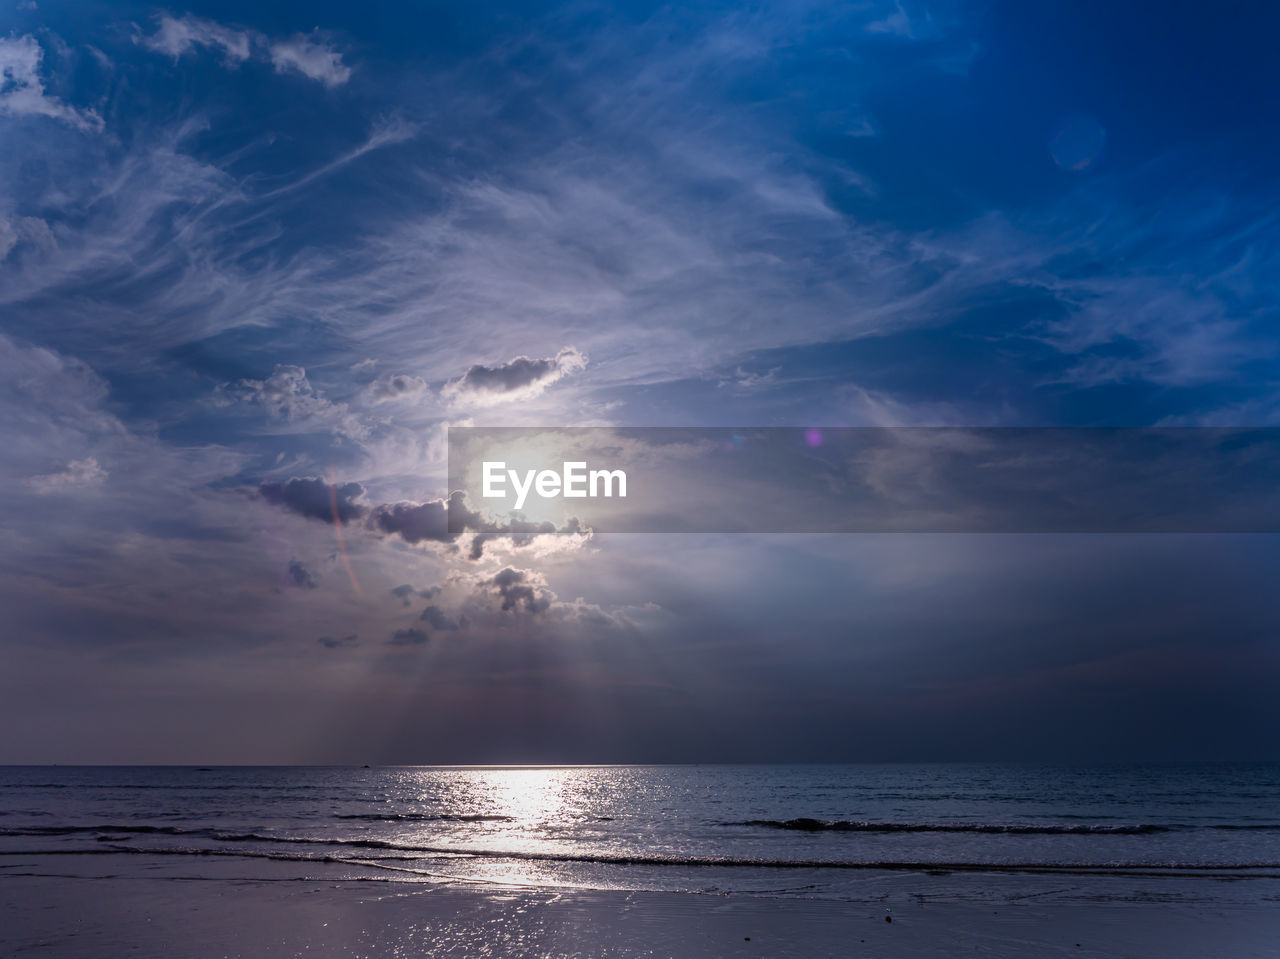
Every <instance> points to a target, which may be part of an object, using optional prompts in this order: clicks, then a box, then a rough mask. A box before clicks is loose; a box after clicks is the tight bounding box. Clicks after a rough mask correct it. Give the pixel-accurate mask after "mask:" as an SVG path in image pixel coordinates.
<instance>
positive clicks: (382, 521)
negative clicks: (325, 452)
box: [351, 484, 589, 599]
mask: <svg viewBox="0 0 1280 959" xmlns="http://www.w3.org/2000/svg"><path fill="white" fill-rule="evenodd" d="M351 485H356V484H351ZM368 525H369V528H370V529H374V530H377V531H378V532H381V533H385V534H387V535H389V536H399V537H400V538H401V539H403V540H404V541H405V542H406V543H410V544H412V545H415V546H416V545H417V544H419V543H453V542H455V541H456V540H457V539H458V538H459V537H460V536H462V534H463V533H466V532H471V533H474V536H473V537H472V539H471V549H470V551H469V554H468V555H469V558H470V559H473V560H475V559H480V557H481V556H483V555H484V547H485V544H486V543H488V542H491V541H493V540H510V541H511V544H512V545H513V546H516V547H523V546H528V545H529V544H530V543H532V542H533V540H534V538H535V537H538V536H567V537H571V536H584V535H586V534H587V533H588V532H589V531H588V530H586V529H585V528H584V527H583V526H582V524H581V523H580V522H579V521H578V520H577V519H570V520H569V521H568V522H567V523H566V524H565V525H564V526H562V527H557V526H556V525H555V524H554V523H550V522H542V523H530V522H526V521H524V520H521V519H513V520H511V521H509V522H506V523H493V522H489V521H487V520H485V519H484V517H483V516H482V515H481V514H480V513H479V512H477V511H475V510H471V509H469V508H468V507H467V498H466V494H464V493H462V492H454V493H451V494H450V495H449V499H448V501H447V502H446V501H445V500H441V499H436V500H429V501H428V502H426V503H413V502H400V503H385V504H383V505H381V506H378V507H376V508H375V509H374V510H373V512H372V513H371V514H370V516H369V520H368ZM396 595H400V596H401V599H404V598H405V596H404V595H402V594H399V593H397V594H396ZM426 598H428V599H429V598H430V597H426Z"/></svg>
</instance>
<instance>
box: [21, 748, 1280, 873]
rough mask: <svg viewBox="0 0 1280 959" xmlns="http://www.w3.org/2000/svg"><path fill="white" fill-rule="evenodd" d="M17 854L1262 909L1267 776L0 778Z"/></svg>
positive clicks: (1006, 771)
mask: <svg viewBox="0 0 1280 959" xmlns="http://www.w3.org/2000/svg"><path fill="white" fill-rule="evenodd" d="M36 854H51V855H57V856H68V857H72V858H74V857H77V856H79V855H80V854H83V855H84V856H92V857H94V861H106V859H110V860H112V861H114V862H118V863H127V862H129V861H130V857H144V858H145V859H146V860H147V861H150V862H161V861H163V862H167V863H169V864H170V865H171V867H172V864H173V863H175V862H182V863H183V864H184V868H185V869H186V871H187V872H191V871H193V870H194V871H197V872H199V871H206V872H207V871H212V870H213V869H214V868H215V866H214V864H215V863H216V864H218V866H220V867H222V868H225V867H226V865H227V864H228V863H229V862H233V861H234V862H235V863H238V864H240V865H242V866H244V865H248V866H255V865H256V866H260V867H261V868H264V869H266V868H270V869H271V870H273V871H274V873H273V874H277V875H278V874H280V872H281V870H283V871H284V872H285V873H288V872H289V871H290V870H292V871H294V872H296V874H297V875H299V876H303V875H313V874H318V873H317V872H316V870H318V869H320V868H324V869H326V870H330V871H331V870H333V869H334V868H338V869H347V870H352V871H354V872H355V874H358V875H359V876H361V877H368V878H377V877H386V878H395V879H399V880H408V881H424V882H430V881H442V880H443V881H461V882H489V883H493V882H496V883H512V884H532V885H543V886H570V887H583V888H585V887H592V888H610V889H670V890H682V891H703V892H742V893H748V894H751V893H759V894H768V895H805V896H818V897H837V898H840V897H847V898H857V897H859V896H862V895H865V894H866V890H867V882H868V880H869V878H871V877H876V876H884V875H886V874H889V873H903V874H914V875H917V876H920V877H922V880H924V881H928V882H930V883H933V884H934V886H935V887H936V888H938V889H943V890H953V891H963V890H965V889H972V888H973V887H975V886H981V885H983V884H991V883H1001V882H1003V883H1008V882H1012V881H1022V880H1026V879H1029V878H1031V877H1043V876H1061V877H1063V879H1064V880H1065V881H1069V882H1090V881H1093V880H1099V881H1098V882H1096V883H1095V885H1096V886H1097V888H1098V889H1099V890H1101V892H1100V893H1099V894H1100V895H1104V896H1105V895H1109V894H1110V893H1109V892H1108V891H1107V890H1113V891H1114V890H1120V889H1131V888H1132V887H1133V884H1134V882H1139V881H1141V882H1148V881H1157V880H1158V881H1161V882H1163V881H1165V880H1176V879H1191V880H1199V882H1197V883H1196V885H1197V888H1203V887H1205V886H1206V885H1210V886H1211V885H1212V884H1213V883H1214V882H1220V883H1224V884H1226V883H1229V884H1232V886H1233V888H1234V889H1237V891H1238V888H1239V887H1240V886H1241V884H1242V883H1243V884H1244V885H1252V886H1254V887H1255V888H1257V889H1259V890H1266V892H1265V894H1263V898H1269V897H1270V896H1271V895H1274V893H1275V890H1276V883H1277V880H1280V766H1277V765H1239V766H1234V765H1193V766H1112V767H1104V768H1083V767H1081V768H1076V767H1049V766H1012V765H1009V766H1005V765H919V766H912V765H884V766H871V765H856V766H600V767H563V768H483V769H482V768H440V767H384V768H374V769H359V768H295V767H290V768H263V767H254V768H215V769H203V768H202V769H196V768H174V767H156V768H149V767H94V768H90V767H83V768H70V767H55V768H49V767H8V768H3V769H0V863H10V864H12V863H14V862H16V861H18V860H21V859H23V857H28V858H30V857H32V856H34V855H36ZM134 861H138V860H134ZM120 868H123V866H121V867H120ZM925 877H928V878H927V879H926V878H925ZM1125 877H1128V880H1129V881H1128V882H1122V883H1119V884H1117V883H1116V882H1114V880H1116V879H1123V878H1125ZM1117 894H1119V893H1117Z"/></svg>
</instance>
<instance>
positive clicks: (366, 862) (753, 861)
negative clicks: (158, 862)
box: [0, 838, 1280, 879]
mask: <svg viewBox="0 0 1280 959" xmlns="http://www.w3.org/2000/svg"><path fill="white" fill-rule="evenodd" d="M274 841H276V842H307V843H311V842H320V840H297V839H280V838H277V839H276V840H274ZM328 845H337V846H347V845H353V846H359V847H364V846H367V845H370V844H368V843H360V842H357V843H336V842H335V843H329V844H328ZM380 845H381V846H383V847H385V848H387V849H390V850H396V851H399V852H405V853H435V854H442V855H448V856H449V857H450V858H451V860H452V861H455V862H456V861H457V860H458V859H459V858H472V859H494V860H514V861H520V862H526V861H532V862H557V863H583V864H588V865H604V866H659V867H668V868H682V869H683V868H688V869H697V868H707V867H712V868H725V869H735V868H750V869H808V870H824V869H836V870H861V871H867V872H876V871H879V872H922V873H927V874H930V875H944V874H948V873H956V872H960V873H964V872H971V873H1037V874H1049V875H1076V876H1152V877H1165V878H1178V877H1186V878H1199V879H1215V878H1230V879H1280V871H1277V870H1280V862H1260V863H1234V862H1219V863H1183V862H1105V863H1103V862H1081V863H1077V862H1055V861H1043V862H978V861H948V862H934V861H931V860H927V859H926V860H851V859H768V858H756V857H734V856H668V855H643V854H625V853H619V854H609V853H570V852H563V853H560V852H515V851H512V850H501V849H462V848H448V847H435V846H394V845H391V844H385V843H384V844H380ZM86 855H90V856H92V855H98V856H112V855H141V856H191V857H197V858H200V857H209V856H226V857H233V858H243V859H268V860H280V861H286V862H299V863H341V864H346V865H356V866H367V867H370V868H387V869H400V867H396V866H392V865H383V864H384V863H388V862H395V861H405V860H407V861H420V860H422V859H423V858H427V857H423V856H420V855H407V856H373V857H363V856H353V855H342V854H333V853H317V854H315V855H302V854H298V853H288V852H281V851H278V850H266V849H220V848H206V847H177V848H174V847H157V848H143V847H137V846H124V845H113V846H109V847H97V848H91V849H56V848H55V849H6V850H0V858H3V857H11V856H86Z"/></svg>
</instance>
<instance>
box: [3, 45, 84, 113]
mask: <svg viewBox="0 0 1280 959" xmlns="http://www.w3.org/2000/svg"><path fill="white" fill-rule="evenodd" d="M43 59H44V50H43V49H41V47H40V44H38V43H37V42H36V39H35V37H32V36H25V37H7V38H4V39H0V116H11V117H24V116H40V117H49V118H51V119H54V120H61V121H62V122H63V123H67V124H70V125H71V126H73V127H75V128H76V129H78V130H94V131H96V130H101V129H102V117H100V116H98V114H97V113H95V112H94V111H92V110H77V109H76V108H75V107H73V106H69V105H68V104H66V103H63V102H62V100H60V99H59V98H58V97H55V96H51V95H50V94H48V93H47V92H46V91H45V87H44V81H43V80H42V79H41V78H40V64H41V61H42V60H43Z"/></svg>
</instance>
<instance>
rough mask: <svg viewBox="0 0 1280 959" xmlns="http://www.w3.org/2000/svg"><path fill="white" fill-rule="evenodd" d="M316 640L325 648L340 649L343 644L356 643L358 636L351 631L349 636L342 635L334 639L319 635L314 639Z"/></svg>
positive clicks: (357, 642) (350, 644)
mask: <svg viewBox="0 0 1280 959" xmlns="http://www.w3.org/2000/svg"><path fill="white" fill-rule="evenodd" d="M316 642H317V643H319V644H320V645H321V646H323V647H324V648H325V649H340V648H342V647H343V646H355V645H358V644H359V642H360V637H359V636H357V635H356V634H355V633H352V634H351V635H350V636H342V637H339V638H337V639H335V638H334V637H332V636H321V637H320V638H319V639H317V640H316Z"/></svg>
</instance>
